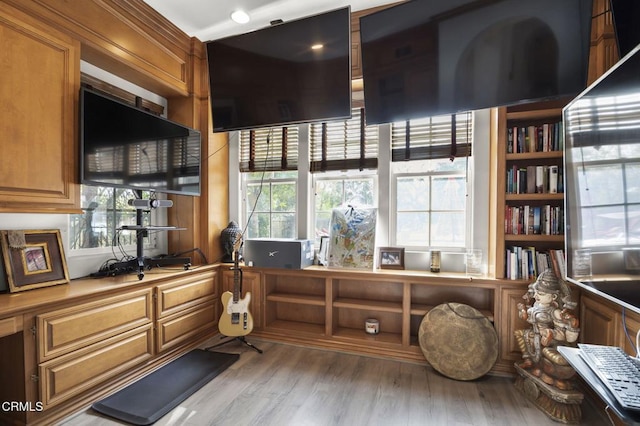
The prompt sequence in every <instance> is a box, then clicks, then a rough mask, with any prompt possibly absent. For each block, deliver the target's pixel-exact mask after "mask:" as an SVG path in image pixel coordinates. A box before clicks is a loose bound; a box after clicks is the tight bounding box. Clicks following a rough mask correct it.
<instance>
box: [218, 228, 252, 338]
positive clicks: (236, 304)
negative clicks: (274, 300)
mask: <svg viewBox="0 0 640 426" xmlns="http://www.w3.org/2000/svg"><path fill="white" fill-rule="evenodd" d="M241 239H242V237H241V236H238V238H237V240H236V242H235V244H234V247H233V293H232V292H230V291H225V292H224V293H222V297H221V300H222V315H221V316H220V321H219V322H218V329H219V330H220V333H222V334H224V335H225V336H229V337H239V336H246V335H247V334H249V333H251V330H253V317H252V316H251V313H250V312H249V302H250V301H251V293H249V292H247V293H246V294H245V296H244V298H243V299H240V291H241V288H242V271H241V270H240V268H239V266H238V258H239V257H240V244H241Z"/></svg>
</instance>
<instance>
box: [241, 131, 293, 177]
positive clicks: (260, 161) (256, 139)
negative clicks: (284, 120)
mask: <svg viewBox="0 0 640 426" xmlns="http://www.w3.org/2000/svg"><path fill="white" fill-rule="evenodd" d="M297 169H298V127H296V126H293V127H282V128H277V129H270V128H263V129H254V130H242V131H241V132H240V171H241V172H256V171H282V170H297Z"/></svg>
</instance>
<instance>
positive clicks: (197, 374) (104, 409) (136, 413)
mask: <svg viewBox="0 0 640 426" xmlns="http://www.w3.org/2000/svg"><path fill="white" fill-rule="evenodd" d="M239 357H240V355H239V354H227V353H220V352H209V351H204V350H200V349H197V350H193V351H191V352H189V353H187V354H185V355H183V356H181V357H180V358H178V359H176V360H175V361H172V362H171V363H169V364H167V365H165V366H164V367H162V368H160V369H158V370H156V371H154V372H153V373H151V374H149V375H147V376H145V377H143V378H142V379H140V380H138V381H137V382H135V383H132V384H131V385H129V386H127V387H126V388H124V389H122V390H120V391H118V392H116V393H115V394H113V395H111V396H109V397H107V398H105V399H103V400H101V401H98V402H96V403H94V404H93V405H92V408H93V409H94V410H96V411H98V412H99V413H102V414H105V415H107V416H109V417H114V418H116V419H118V420H122V421H125V422H127V423H131V424H134V425H149V424H152V423H154V422H156V421H157V420H159V419H160V418H161V417H162V416H164V415H165V414H167V413H168V412H169V411H171V410H172V409H174V408H175V407H177V406H178V405H179V404H180V403H181V402H182V401H184V400H185V399H187V398H188V397H189V396H191V395H192V394H193V393H194V392H195V391H197V390H198V389H200V388H201V387H202V386H204V385H205V384H207V383H208V382H209V381H210V380H211V379H213V378H214V377H216V376H217V375H218V374H220V373H222V372H223V371H224V370H226V369H227V367H229V366H230V365H231V364H233V363H234V362H236V361H237V360H238V358H239Z"/></svg>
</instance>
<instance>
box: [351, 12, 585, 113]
mask: <svg viewBox="0 0 640 426" xmlns="http://www.w3.org/2000/svg"><path fill="white" fill-rule="evenodd" d="M591 7H592V0H535V1H532V0H485V1H471V0H447V1H435V2H434V1H420V0H416V1H408V2H405V3H401V4H399V5H397V6H394V7H391V8H388V9H384V10H382V11H379V12H376V13H373V14H370V15H365V16H363V17H361V18H360V37H361V40H362V70H363V79H364V101H365V108H366V111H367V124H380V123H388V122H394V121H401V120H407V119H411V118H420V117H429V116H435V115H441V114H451V113H456V112H463V111H469V110H476V109H482V108H488V107H496V106H501V105H512V104H517V103H524V102H531V101H540V100H547V99H555V98H560V97H565V96H575V95H577V94H578V93H580V92H581V91H582V90H583V89H584V88H585V87H586V82H587V72H588V59H589V44H590V31H591Z"/></svg>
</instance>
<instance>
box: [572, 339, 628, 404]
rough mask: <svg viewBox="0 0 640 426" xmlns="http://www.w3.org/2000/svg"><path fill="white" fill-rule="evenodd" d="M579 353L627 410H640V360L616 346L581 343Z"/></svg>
mask: <svg viewBox="0 0 640 426" xmlns="http://www.w3.org/2000/svg"><path fill="white" fill-rule="evenodd" d="M578 348H579V349H580V351H579V354H580V356H581V357H582V359H583V360H584V361H585V362H586V363H587V365H589V367H590V368H591V370H593V372H594V373H595V374H596V375H597V376H598V378H599V379H600V380H601V381H602V383H604V384H605V386H606V387H607V388H608V389H609V390H610V391H611V394H612V395H613V396H614V397H615V398H616V400H617V401H618V402H619V403H620V405H621V406H622V407H623V408H625V409H627V410H640V360H637V359H635V358H632V357H630V356H629V355H627V354H626V353H625V352H624V351H623V350H622V349H620V348H618V347H616V346H601V345H590V344H584V343H579V344H578Z"/></svg>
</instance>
